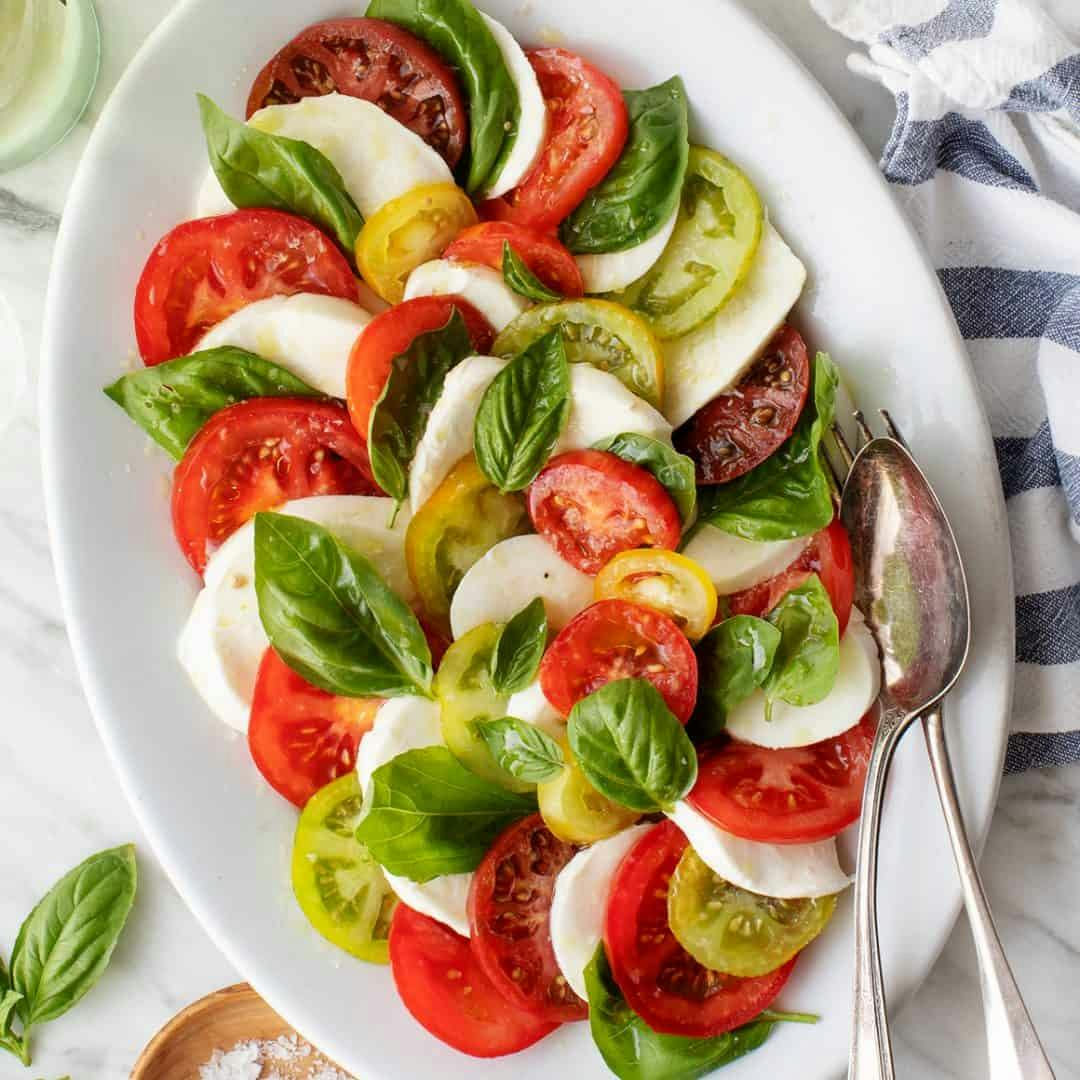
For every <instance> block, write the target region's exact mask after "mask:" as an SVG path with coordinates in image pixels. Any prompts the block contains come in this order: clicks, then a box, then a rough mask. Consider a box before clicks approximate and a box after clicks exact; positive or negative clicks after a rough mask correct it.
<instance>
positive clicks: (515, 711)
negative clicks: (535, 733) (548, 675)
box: [506, 679, 566, 739]
mask: <svg viewBox="0 0 1080 1080" xmlns="http://www.w3.org/2000/svg"><path fill="white" fill-rule="evenodd" d="M506 715H507V716H516V717H517V718H518V719H519V720H524V721H525V723H526V724H532V726H533V727H538V728H540V730H541V731H543V732H545V733H546V734H548V735H550V736H551V737H552V738H553V739H562V738H565V736H566V718H565V717H564V716H563V715H562V714H561V713H560V712H559V710H558V709H556V708H555V707H554V706H553V705H552V704H551V702H550V701H548V699H547V697H546V696H545V694H544V691H543V690H542V689H541V687H540V680H539V679H534V680H533V681H532V682H531V683H529V685H528V686H526V687H525V689H524V690H519V691H518V692H517V693H516V694H511V695H510V700H509V701H508V702H507V703H506Z"/></svg>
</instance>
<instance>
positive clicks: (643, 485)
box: [526, 450, 682, 574]
mask: <svg viewBox="0 0 1080 1080" xmlns="http://www.w3.org/2000/svg"><path fill="white" fill-rule="evenodd" d="M526 501H527V504H528V508H529V517H531V518H532V522H533V525H534V526H535V528H536V531H537V532H538V533H540V535H541V536H543V537H544V539H545V540H547V542H548V543H549V544H551V546H552V547H553V548H554V549H555V550H556V551H557V552H558V553H559V554H560V555H561V556H562V557H563V558H564V559H565V560H566V561H567V562H568V563H570V564H571V565H572V566H576V567H577V568H578V569H579V570H581V571H582V572H583V573H586V574H598V573H600V571H601V570H602V569H603V568H604V567H605V566H606V565H607V564H608V563H609V562H610V561H611V560H612V559H613V558H614V557H615V556H616V555H618V554H619V552H620V551H629V550H631V549H632V548H642V547H651V548H667V549H668V550H669V551H674V550H675V549H676V548H677V547H678V546H679V540H680V539H681V537H682V519H681V518H680V517H679V509H678V507H677V506H676V505H675V502H674V500H673V499H672V498H671V496H670V495H669V494H668V493H667V489H666V488H665V487H664V485H663V484H661V483H660V481H659V480H657V479H656V477H655V476H653V474H652V473H650V472H648V471H647V470H646V469H643V468H641V466H640V465H632V464H631V463H630V462H629V461H624V460H623V459H622V458H621V457H619V456H618V455H617V454H609V453H607V451H605V450H571V451H570V452H569V453H566V454H560V455H559V456H558V457H554V458H552V459H551V461H549V462H548V463H547V465H545V466H544V468H543V469H542V470H541V471H540V475H539V476H537V478H536V479H535V480H534V481H533V482H532V483H531V484H530V485H529V490H528V494H527V500H526Z"/></svg>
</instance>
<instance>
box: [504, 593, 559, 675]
mask: <svg viewBox="0 0 1080 1080" xmlns="http://www.w3.org/2000/svg"><path fill="white" fill-rule="evenodd" d="M547 636H548V622H547V609H546V608H545V607H544V601H543V600H541V599H540V597H539V596H537V597H535V598H534V599H533V600H532V601H530V602H529V603H528V604H527V605H526V606H525V607H523V608H522V609H521V610H520V611H519V612H518V613H517V614H516V615H515V616H514V617H513V618H512V619H511V620H510V621H509V622H508V623H507V624H506V625H505V626H504V627H503V628H502V631H501V633H500V634H499V639H498V641H497V642H496V643H495V651H494V652H493V653H492V654H491V685H492V686H493V687H494V688H495V692H496V693H497V694H502V695H504V696H505V695H509V694H516V693H517V692H518V691H519V690H524V689H525V687H526V686H528V685H529V683H531V682H532V681H533V679H534V678H535V677H536V672H537V670H538V669H539V667H540V661H541V660H542V659H543V658H544V648H545V647H546V646H547Z"/></svg>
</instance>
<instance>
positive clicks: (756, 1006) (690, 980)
mask: <svg viewBox="0 0 1080 1080" xmlns="http://www.w3.org/2000/svg"><path fill="white" fill-rule="evenodd" d="M685 849H686V837H685V836H683V834H682V833H681V832H680V831H679V829H678V827H677V826H675V825H674V824H673V823H672V822H670V821H662V822H661V823H660V824H659V825H654V826H653V828H652V829H650V830H649V832H647V833H645V835H644V836H642V838H641V839H640V840H639V841H638V842H637V843H636V844H635V845H634V846H633V847H632V848H631V849H630V851H629V852H628V853H627V854H626V856H625V858H624V859H623V861H622V862H621V863H620V864H619V869H618V870H617V871H616V872H615V877H614V879H613V880H612V882H611V899H610V900H609V901H608V909H607V919H606V920H605V923H604V946H605V948H606V949H607V954H608V960H609V962H610V964H611V973H612V975H613V976H614V978H615V982H616V983H618V985H619V989H620V990H621V991H622V992H623V997H625V998H626V1003H627V1004H628V1005H629V1006H630V1008H631V1009H633V1010H634V1012H636V1013H637V1014H638V1016H640V1017H641V1019H642V1020H644V1021H645V1023H646V1024H648V1025H649V1027H651V1028H652V1029H653V1030H654V1031H659V1032H661V1033H663V1034H666V1035H687V1036H690V1037H692V1038H698V1039H707V1038H711V1037H712V1036H714V1035H722V1034H723V1033H724V1032H725V1031H731V1030H732V1029H733V1028H737V1027H739V1026H740V1025H741V1024H745V1023H747V1021H749V1020H753V1018H754V1017H755V1016H757V1015H758V1013H760V1012H761V1011H762V1010H763V1009H767V1008H768V1007H769V1005H770V1004H772V1002H773V1001H774V1000H775V998H776V995H777V994H779V993H780V990H781V988H782V987H783V985H784V983H786V982H787V979H788V976H789V975H790V974H791V969H792V968H793V967H794V966H795V959H791V960H789V961H788V962H787V963H786V964H785V965H784V966H783V967H781V968H778V969H777V970H776V971H771V972H769V974H768V975H761V976H757V977H755V978H750V979H743V978H738V977H737V976H735V975H724V974H722V973H721V972H719V971H710V970H709V969H708V968H706V967H703V966H702V965H701V964H699V963H698V962H697V961H696V960H695V959H694V958H693V957H692V956H691V955H690V954H689V953H688V952H687V951H686V950H685V949H684V948H683V947H682V946H681V945H680V944H679V943H678V941H676V940H675V935H674V934H673V933H672V932H671V927H670V926H669V925H668V909H667V894H668V883H669V882H670V880H671V876H672V874H674V873H675V867H676V865H677V864H678V862H679V857H680V856H681V855H682V853H683V851H684V850H685Z"/></svg>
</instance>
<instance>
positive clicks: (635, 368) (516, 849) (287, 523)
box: [106, 0, 879, 1080]
mask: <svg viewBox="0 0 1080 1080" xmlns="http://www.w3.org/2000/svg"><path fill="white" fill-rule="evenodd" d="M231 104H233V103H229V102H225V103H224V105H226V106H228V105H231ZM193 107H194V104H193ZM198 110H199V115H200V116H201V122H202V128H203V132H204V135H205V140H206V146H207V152H208V158H209V165H208V168H207V173H206V179H205V182H204V183H203V184H202V186H201V189H200V191H199V192H198V194H197V197H196V196H195V194H194V193H193V198H195V202H196V210H195V216H194V217H193V219H192V220H189V221H186V222H184V223H182V224H179V225H177V226H176V227H175V228H174V229H172V230H171V231H170V232H169V233H167V234H166V235H165V236H163V237H162V238H161V239H160V240H159V241H158V243H157V244H156V245H155V246H154V248H153V251H152V252H151V253H150V256H149V258H148V259H147V261H146V264H145V268H144V269H143V272H142V275H141V277H140V279H139V282H138V285H137V287H136V290H135V312H134V317H135V334H136V339H137V343H138V350H139V353H140V355H141V358H142V360H143V362H144V365H145V366H144V367H143V368H141V369H140V370H138V371H132V372H129V373H128V374H125V375H123V376H122V377H121V378H119V379H118V380H117V381H116V382H115V383H114V384H113V385H111V386H110V387H108V388H107V391H106V393H107V394H108V395H109V396H110V397H111V398H112V399H113V400H114V401H115V402H117V403H118V404H119V405H120V406H121V407H122V408H123V409H124V410H125V411H126V412H127V413H128V414H129V415H130V416H131V418H132V419H134V420H135V421H136V422H137V423H138V424H139V425H140V426H141V427H142V428H143V429H144V430H145V431H146V432H147V433H148V434H149V435H150V436H151V437H152V438H153V439H154V440H155V441H156V442H157V443H158V444H160V446H161V447H162V448H164V449H165V450H166V451H167V452H168V453H169V454H171V455H172V456H173V458H175V459H176V461H177V464H176V467H175V472H174V474H173V481H172V495H171V498H172V524H173V529H174V532H175V535H176V540H177V543H178V545H179V549H180V551H181V552H182V554H183V556H184V558H185V559H186V560H187V562H188V563H189V564H190V572H191V573H193V574H194V575H197V576H198V578H199V579H200V581H201V589H200V591H199V592H198V595H197V597H196V599H195V602H194V605H193V607H192V610H191V614H190V617H189V618H188V620H187V623H186V625H185V626H184V629H183V632H182V634H181V637H180V642H179V648H178V657H179V662H180V664H181V665H182V666H183V667H184V668H185V669H186V671H187V672H188V673H189V674H190V677H191V680H192V682H193V684H194V686H195V688H196V689H197V691H198V693H199V694H200V695H201V697H202V698H203V699H204V701H205V703H206V705H207V707H208V708H209V710H210V712H212V713H213V714H215V715H216V716H217V717H219V718H220V719H221V720H222V721H223V722H224V723H225V724H227V725H229V726H230V727H232V728H235V729H236V730H237V731H239V732H242V733H244V734H245V736H246V739H247V742H248V745H249V747H250V751H251V758H252V760H253V762H254V765H255V766H256V767H257V769H258V771H259V772H260V773H261V774H262V776H263V777H265V779H266V781H267V782H268V783H269V785H270V786H271V787H272V788H273V789H274V790H275V791H276V792H278V793H279V794H280V795H281V796H283V797H284V798H285V799H288V800H289V801H291V802H292V803H294V804H295V805H296V806H297V807H298V808H300V810H301V813H300V816H299V824H298V826H297V830H296V835H295V846H294V859H293V867H292V885H293V889H294V891H295V894H296V898H297V900H298V901H299V904H300V906H301V907H302V909H303V911H304V912H305V914H306V915H307V917H308V919H309V920H310V921H311V923H312V925H313V926H314V927H315V929H316V930H318V931H319V932H320V933H321V934H323V935H324V936H325V937H326V938H328V939H329V940H330V941H332V942H334V943H335V944H336V945H338V946H340V947H341V948H342V949H344V950H346V951H347V952H349V953H351V954H352V955H353V956H355V957H359V958H360V959H362V960H368V961H373V962H377V963H385V962H387V961H388V962H389V965H390V968H391V971H392V974H393V980H394V983H395V984H396V987H397V990H398V993H399V994H400V998H401V1001H402V1002H403V1003H404V1005H405V1007H406V1008H407V1009H408V1010H409V1012H410V1013H412V1015H413V1016H414V1017H415V1018H416V1019H417V1020H418V1021H419V1022H420V1024H422V1025H423V1027H424V1028H426V1029H427V1031H429V1032H430V1033H431V1034H432V1035H434V1036H435V1037H437V1038H439V1039H441V1040H443V1042H445V1043H447V1044H449V1045H450V1046H451V1047H454V1048H455V1049H457V1050H459V1051H462V1052H464V1053H466V1054H472V1055H476V1056H479V1057H489V1056H495V1055H502V1054H510V1053H514V1052H516V1051H519V1050H524V1049H525V1048H526V1047H528V1046H530V1045H532V1044H533V1043H535V1042H536V1041H537V1040H539V1039H542V1038H544V1037H545V1036H546V1035H548V1034H549V1033H551V1032H552V1031H554V1030H555V1029H556V1028H557V1027H559V1026H560V1025H561V1024H566V1023H575V1022H579V1021H585V1020H588V1022H589V1025H590V1028H591V1031H592V1034H593V1037H594V1039H595V1042H596V1045H597V1047H598V1048H599V1051H600V1053H601V1054H602V1055H603V1058H604V1060H605V1061H606V1062H607V1064H608V1066H609V1067H610V1068H611V1070H612V1071H613V1072H614V1073H615V1074H616V1075H617V1076H619V1077H621V1078H645V1080H664V1078H669V1077H671V1078H674V1077H678V1078H686V1077H694V1076H701V1075H704V1074H705V1073H707V1072H710V1071H712V1070H713V1069H715V1068H717V1067H719V1066H721V1065H723V1064H726V1063H728V1062H730V1061H732V1060H734V1059H735V1058H738V1057H740V1056H742V1055H743V1054H745V1053H747V1052H748V1051H750V1050H753V1049H754V1048H755V1047H757V1046H759V1045H760V1044H761V1043H762V1042H764V1041H765V1039H767V1038H768V1037H769V1036H770V1033H771V1032H772V1031H773V1029H774V1027H775V1026H776V1025H777V1024H778V1023H780V1022H783V1021H805V1020H812V1017H807V1016H805V1015H803V1014H799V1013H786V1012H781V1011H779V1010H778V1009H777V1008H776V1007H775V1006H776V999H777V996H778V995H779V993H780V992H781V990H782V988H783V986H784V984H785V982H786V980H787V979H788V976H789V975H790V973H791V970H792V968H793V966H794V965H795V964H796V963H797V961H798V957H799V956H800V954H801V952H802V950H803V949H805V948H806V947H807V946H808V945H809V944H810V943H811V942H812V941H813V939H814V938H815V937H816V936H817V935H818V934H819V933H821V932H822V930H823V929H824V928H825V926H826V925H827V923H828V922H829V919H830V917H831V916H832V914H833V911H834V909H835V907H836V903H837V897H838V895H839V894H840V893H842V892H843V891H844V890H845V889H846V888H847V886H848V884H849V877H848V874H847V873H845V871H844V870H843V869H842V867H841V865H840V862H839V859H838V856H837V848H836V841H835V837H836V836H837V834H839V833H840V832H841V831H842V830H843V829H845V828H846V827H847V826H849V825H851V824H852V822H854V821H855V820H856V818H857V817H858V815H859V810H860V800H861V793H862V787H863V780H864V776H865V771H866V764H867V760H868V756H869V749H870V745H871V740H872V738H873V733H874V727H875V719H874V712H873V706H874V702H875V700H876V698H877V694H878V688H879V664H878V656H877V652H876V649H875V645H874V642H873V639H872V638H871V636H870V634H869V632H868V630H867V628H866V626H865V624H864V621H863V618H862V616H861V615H860V613H859V612H858V611H857V610H855V609H853V607H852V595H853V574H852V562H851V552H850V547H849V543H848V537H847V535H846V534H845V531H844V528H843V526H842V525H841V524H840V523H839V522H838V521H837V520H836V519H835V516H834V495H835V493H834V491H833V489H832V485H831V480H830V475H829V473H828V471H827V469H826V468H825V466H824V462H823V457H822V455H823V445H822V444H823V439H824V437H825V433H826V431H827V430H828V427H829V425H830V423H831V420H832V416H833V411H834V400H835V395H836V389H837V383H838V375H837V371H836V368H835V367H834V365H833V363H832V361H831V360H830V359H829V357H828V356H827V355H826V354H824V353H820V352H819V353H818V354H817V355H816V357H814V358H811V356H810V354H809V352H808V350H807V347H806V344H805V343H804V341H803V338H802V337H801V336H800V334H799V332H798V331H797V330H796V329H795V328H794V327H793V326H792V325H791V324H790V323H789V321H788V319H789V314H790V312H791V310H792V307H793V305H794V304H795V302H796V301H797V299H798V297H799V295H800V292H801V290H802V288H803V284H804V281H805V276H806V274H805V270H804V268H803V265H802V263H801V262H800V261H799V259H798V258H797V257H796V256H795V254H794V253H793V252H792V251H791V249H790V248H789V247H788V246H787V244H786V243H785V242H784V240H783V239H782V238H781V236H780V234H779V233H778V232H777V230H776V228H775V227H774V226H773V225H772V224H771V223H770V222H769V219H768V217H767V214H766V212H765V209H764V207H763V206H762V203H761V200H760V198H759V196H758V193H757V191H756V190H755V187H754V185H753V183H752V182H751V180H750V179H749V178H748V176H747V175H746V173H744V172H743V171H742V170H741V169H740V168H739V167H738V166H737V165H736V164H734V163H733V162H732V161H731V160H730V159H729V158H727V157H726V156H724V155H723V154H721V153H720V152H718V151H717V150H715V149H711V148H708V147H705V146H700V145H695V144H693V143H691V141H690V136H689V125H688V102H687V94H686V90H685V88H684V85H683V83H682V81H681V80H680V79H679V78H678V76H674V77H672V78H670V79H668V80H667V81H665V82H662V83H660V84H659V85H656V86H652V87H646V88H642V89H636V88H635V89H627V88H622V87H620V86H619V85H618V84H617V83H616V82H615V81H614V80H613V79H612V78H611V76H610V75H608V74H606V73H605V72H603V71H601V70H600V69H599V68H598V67H597V66H595V65H594V64H593V63H592V62H591V61H590V60H589V59H588V58H587V57H585V56H582V55H579V54H577V53H575V52H573V51H571V50H569V49H565V48H554V47H545V48H537V49H529V50H525V49H523V48H522V47H521V46H520V45H519V44H518V42H517V41H516V40H515V39H514V37H513V36H512V35H511V34H510V32H509V31H508V30H507V29H506V28H505V27H504V26H502V25H501V24H500V23H498V22H497V21H495V20H494V19H492V18H490V17H489V16H487V15H485V14H483V13H482V12H480V11H478V10H477V9H475V8H474V7H473V6H472V5H471V4H470V2H469V0H441V2H440V3H438V4H435V3H430V2H427V0H371V3H370V6H369V7H368V10H367V13H366V16H365V17H357V18H342V19H337V20H334V21H331V22H323V23H319V24H317V25H314V26H309V27H307V28H306V29H304V30H302V31H301V32H300V33H299V34H297V36H296V37H295V38H293V39H292V41H290V42H288V43H287V44H285V45H284V46H283V48H282V49H281V50H280V51H279V52H278V53H277V54H276V55H274V56H273V57H271V58H270V59H269V61H268V62H267V63H266V65H265V67H264V68H263V69H262V70H261V71H260V72H259V74H258V77H257V78H256V79H255V82H254V84H253V86H252V88H251V92H250V95H249V97H248V99H247V104H246V109H245V119H240V118H238V117H234V116H232V115H230V113H229V112H228V111H226V109H225V108H223V107H222V105H219V104H218V103H215V102H213V101H211V100H210V99H209V98H206V97H201V96H200V98H199V100H198Z"/></svg>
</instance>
